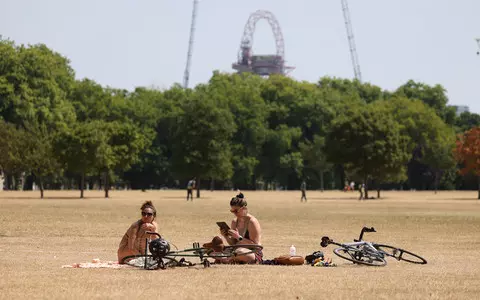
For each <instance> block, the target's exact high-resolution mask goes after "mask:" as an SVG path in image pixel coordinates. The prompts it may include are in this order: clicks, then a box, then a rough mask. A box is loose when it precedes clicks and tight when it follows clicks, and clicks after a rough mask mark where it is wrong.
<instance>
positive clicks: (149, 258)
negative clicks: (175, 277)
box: [121, 254, 177, 270]
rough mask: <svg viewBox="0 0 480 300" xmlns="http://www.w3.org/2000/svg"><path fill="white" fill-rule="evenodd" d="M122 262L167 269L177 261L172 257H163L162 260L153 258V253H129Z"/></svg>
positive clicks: (153, 268) (148, 267)
mask: <svg viewBox="0 0 480 300" xmlns="http://www.w3.org/2000/svg"><path fill="white" fill-rule="evenodd" d="M121 263H123V264H127V265H130V266H133V267H138V268H142V269H147V270H156V269H165V268H166V267H167V266H170V265H175V264H176V263H177V261H176V260H175V259H174V258H171V257H163V258H162V259H161V260H157V259H155V258H153V255H151V254H148V255H146V256H145V255H129V256H126V257H124V258H123V259H122V261H121Z"/></svg>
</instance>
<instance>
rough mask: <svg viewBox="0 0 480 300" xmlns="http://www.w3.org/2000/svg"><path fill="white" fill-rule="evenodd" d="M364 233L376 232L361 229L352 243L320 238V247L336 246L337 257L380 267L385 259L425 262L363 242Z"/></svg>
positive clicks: (384, 262) (397, 249)
mask: <svg viewBox="0 0 480 300" xmlns="http://www.w3.org/2000/svg"><path fill="white" fill-rule="evenodd" d="M365 232H376V231H375V228H373V227H371V228H368V227H363V228H362V231H361V232H360V237H359V238H358V240H354V242H353V243H343V244H342V243H336V242H334V241H333V240H332V239H330V238H329V237H327V236H324V237H322V241H321V243H320V245H321V246H322V247H327V246H328V245H329V244H333V245H337V246H339V248H335V249H334V250H333V253H335V254H336V255H337V256H339V257H341V258H343V259H346V260H349V261H351V262H353V263H357V264H362V265H367V266H378V267H382V266H385V265H386V264H387V261H386V260H385V258H386V257H393V258H395V259H396V260H398V261H406V262H409V263H413V264H422V265H424V264H426V263H427V260H426V259H424V258H423V257H421V256H419V255H417V254H415V253H413V252H410V251H407V250H405V249H401V248H398V247H394V246H389V245H384V244H377V243H373V242H367V241H363V240H362V239H363V234H364V233H365Z"/></svg>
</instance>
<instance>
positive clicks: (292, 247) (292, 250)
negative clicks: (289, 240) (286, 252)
mask: <svg viewBox="0 0 480 300" xmlns="http://www.w3.org/2000/svg"><path fill="white" fill-rule="evenodd" d="M296 255H297V249H295V246H294V245H292V246H291V247H290V256H296Z"/></svg>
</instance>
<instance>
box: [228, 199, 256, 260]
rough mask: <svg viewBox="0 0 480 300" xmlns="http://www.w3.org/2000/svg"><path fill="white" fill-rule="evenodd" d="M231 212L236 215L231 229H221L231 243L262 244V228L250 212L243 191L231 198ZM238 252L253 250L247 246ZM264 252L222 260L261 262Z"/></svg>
mask: <svg viewBox="0 0 480 300" xmlns="http://www.w3.org/2000/svg"><path fill="white" fill-rule="evenodd" d="M230 212H231V213H232V214H233V215H234V216H235V218H234V219H233V220H232V224H231V226H230V227H231V229H230V230H228V231H227V230H222V229H221V230H220V233H221V234H222V236H223V237H224V238H225V240H226V241H227V243H228V244H229V245H245V244H255V245H261V243H262V242H261V236H262V229H261V227H260V223H259V222H258V220H257V218H255V217H254V216H253V215H251V214H250V213H249V212H248V208H247V200H246V199H245V197H244V196H243V194H242V193H239V194H238V195H237V196H236V197H233V198H232V199H231V200H230ZM236 252H237V253H248V252H251V250H250V249H247V248H238V249H237V250H236ZM262 259H263V253H262V251H261V250H259V251H258V252H256V253H249V254H245V255H238V256H235V257H234V258H231V259H227V260H225V261H222V262H224V263H230V262H243V263H257V264H258V263H261V262H262Z"/></svg>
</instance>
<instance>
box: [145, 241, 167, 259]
mask: <svg viewBox="0 0 480 300" xmlns="http://www.w3.org/2000/svg"><path fill="white" fill-rule="evenodd" d="M148 250H150V253H152V255H153V257H154V258H162V257H165V255H167V253H168V252H170V244H169V243H168V241H167V240H164V239H162V238H159V239H156V240H153V241H151V242H150V245H149V246H148Z"/></svg>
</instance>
